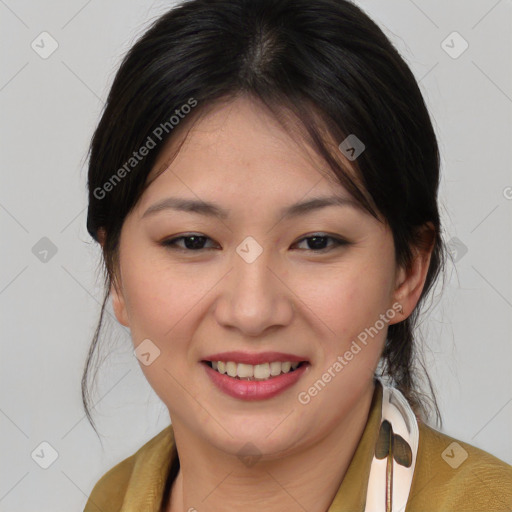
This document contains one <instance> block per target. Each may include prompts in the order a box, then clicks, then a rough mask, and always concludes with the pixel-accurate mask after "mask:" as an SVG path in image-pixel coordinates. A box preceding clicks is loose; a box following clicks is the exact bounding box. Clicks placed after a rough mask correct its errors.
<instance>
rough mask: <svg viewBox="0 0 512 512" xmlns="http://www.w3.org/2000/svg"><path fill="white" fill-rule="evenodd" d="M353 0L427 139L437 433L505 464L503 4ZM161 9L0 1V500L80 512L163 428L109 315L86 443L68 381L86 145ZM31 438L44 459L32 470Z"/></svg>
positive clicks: (511, 391)
mask: <svg viewBox="0 0 512 512" xmlns="http://www.w3.org/2000/svg"><path fill="white" fill-rule="evenodd" d="M357 3H358V4H359V5H361V6H362V7H363V8H365V9H366V10H367V12H368V13H369V14H370V16H372V17H373V19H374V20H375V21H376V22H377V23H378V24H379V25H380V26H381V27H382V28H383V30H384V31H385V33H386V34H387V35H388V36H389V37H390V38H391V40H392V41H393V42H394V44H395V45H396V46H397V48H398V50H399V51H400V53H401V54H402V55H403V57H404V58H405V59H406V61H407V62H408V63H409V65H410V66H411V68H412V70H413V72H414V74H415V76H416V77H417V79H418V80H419V81H420V86H421V89H422V91H423V94H424V96H425V99H426V102H427V105H428V107H429V109H430V111H431V113H432V117H433V120H434V123H435V128H436V131H437V134H438V137H439V142H440V145H441V151H442V157H443V163H442V164H443V165H442V172H443V180H442V185H441V197H440V201H441V208H442V215H443V221H444V226H445V240H446V241H447V242H448V243H449V245H450V247H451V248H452V249H453V254H454V259H455V264H452V263H448V266H447V274H448V281H447V282H446V285H445V289H444V294H443V295H442V297H441V298H440V300H439V301H438V302H437V301H434V305H433V306H432V308H431V312H430V314H429V315H428V317H426V318H425V319H424V322H423V323H422V332H423V335H424V337H425V338H426V349H425V350H426V358H427V361H428V362H429V364H428V365H429V369H430V372H431V376H432V377H433V379H434V381H435V382H436V386H437V390H438V397H439V403H440V407H441V412H442V414H443V417H444V421H445V424H444V429H443V431H444V432H446V433H448V434H449V435H451V436H452V437H455V438H456V439H460V440H463V441H466V442H469V443H470V444H473V445H475V446H477V447H480V448H482V449H484V450H486V451H489V452H490V453H492V454H494V455H496V456H498V457H500V458H501V459H503V460H505V461H507V462H508V463H512V444H511V439H512V436H511V435H510V432H511V431H512V385H511V373H512V372H511V361H512V357H511V356H512V348H511V343H510V341H511V332H512V315H511V312H512V285H511V284H512V273H511V265H510V262H511V261H512V258H511V252H512V251H511V245H512V244H511V233H512V226H511V224H512V222H511V221H512V199H511V198H512V173H511V171H510V160H511V156H512V155H511V141H512V134H511V131H512V128H511V127H512V122H511V121H512V120H511V112H512V83H511V75H512V73H511V64H510V63H511V62H512V59H511V51H512V41H511V34H512V30H511V29H512V27H511V25H512V3H511V2H510V0H508V1H507V0H501V1H496V0H479V1H476V0H474V1H467V0H457V1H450V2H446V1H444V0H428V1H422V2H420V1H419V0H415V1H412V0H387V1H386V2H383V1H382V0H364V1H359V2H357ZM171 5H172V3H171V2H154V3H151V2H143V1H141V0H138V1H136V0H129V1H127V0H123V1H121V0H110V1H109V2H100V1H99V0H89V1H84V0H71V1H69V0H68V1H67V2H63V1H61V2H58V1H46V2H35V1H24V0H0V31H1V32H0V33H1V38H2V40H1V44H0V51H1V58H2V61H1V62H2V65H1V69H0V106H1V120H2V122H1V148H2V152H1V187H0V226H1V233H2V251H1V258H2V259H1V265H0V314H1V326H2V338H1V339H2V344H1V360H0V364H1V383H0V389H1V396H0V429H1V430H0V431H1V436H0V443H1V445H0V446H1V447H0V449H1V453H2V460H1V468H0V471H1V473H0V510H1V511H8V512H26V511H27V510H38V511H40V512H44V511H52V512H60V511H70V510H82V509H83V506H84V504H85V502H86V499H87V495H88V493H89V492H90V490H91V489H92V487H93V485H94V484H95V483H96V481H97V480H98V479H99V478H100V477H101V475H103V474H104V473H105V472H106V471H107V470H108V469H109V468H110V467H112V466H113V465H114V464H116V463H117V462H119V461H120V460H122V459H123V458H125V457H127V456H129V455H131V454H132V453H133V452H134V451H135V450H137V449H138V448H139V447H140V446H141V445H142V444H143V443H144V442H146V441H147V440H148V439H150V438H151V437H152V436H153V435H155V434H156V433H158V432H159V431H160V430H161V429H163V428H164V427H165V426H167V425H168V422H169V417H168V413H167V409H166V408H165V406H163V404H162V403H161V402H160V400H159V399H158V397H157V396H156V395H155V394H154V392H153V391H152V389H151V388H150V387H149V384H147V382H146V380H145V378H144V377H143V374H142V372H141V370H140V368H139V363H138V361H137V360H136V359H135V358H134V356H133V355H132V349H131V341H130V338H129V335H128V331H127V330H126V329H125V328H124V327H122V326H119V325H117V326H116V321H115V319H113V320H111V321H110V322H107V325H106V327H107V328H108V327H109V326H110V327H111V329H112V332H113V335H112V336H111V337H110V338H108V339H103V340H102V342H103V351H102V354H109V353H110V356H109V357H108V358H107V359H106V360H105V362H104V364H103V365H102V367H101V370H100V373H99V376H98V386H97V390H96V393H95V395H94V401H95V403H96V407H95V410H94V411H95V419H96V421H97V424H98V427H99V431H100V433H101V438H102V442H103V447H102V445H101V444H100V442H99V440H98V438H97V437H96V435H95V434H94V432H93V430H92V428H91V427H90V425H89V424H88V422H87V421H86V419H85V417H84V412H83V409H82V405H81V395H80V378H81V372H82V368H83V364H84V361H85V358H86V354H87V351H88V346H89V342H90V340H91V338H92V335H93V331H94V327H95V325H96V321H97V318H98V314H99V302H100V297H101V292H102V289H101V279H100V278H99V277H98V276H99V273H98V268H99V266H98V264H99V257H100V252H99V249H98V247H97V246H96V244H95V243H93V241H92V239H91V238H90V237H89V235H88V233H87V231H86V229H85V221H86V211H87V210H86V207H87V200H86V188H85V183H86V151H87V144H88V142H89V139H90V137H91V135H92V131H93V129H94V127H95V124H96V123H97V121H98V119H99V114H100V111H101V108H102V104H103V100H104V99H105V98H106V95H107V92H108V88H109V85H110V84H111V81H112V79H113V76H114V73H115V71H116V69H117V65H118V64H119V62H120V59H121V57H122V56H123V55H124V53H125V52H126V51H127V49H128V48H129V47H130V45H131V44H133V42H134V41H135V39H136V37H137V36H138V35H140V34H141V33H142V32H143V31H144V29H145V28H146V27H147V26H148V24H149V23H150V22H151V21H152V20H154V19H155V18H156V17H157V16H158V15H159V14H161V13H163V12H164V11H165V10H167V9H168V8H169V7H170V6H171ZM43 31H46V32H48V33H49V34H50V35H51V37H52V38H53V39H54V40H55V41H56V42H57V44H58V48H57V49H56V51H55V52H54V53H53V54H51V55H50V56H49V57H48V58H46V59H43V58H42V57H41V56H40V53H38V52H36V51H35V50H34V49H33V48H32V47H31V44H32V42H33V41H34V45H36V44H38V45H39V47H36V48H38V51H39V52H42V51H43V50H44V51H48V50H49V49H51V44H52V42H51V40H50V39H49V37H48V36H40V34H41V33H42V32H43ZM454 31H456V32H458V33H459V34H460V35H461V36H462V38H464V40H466V41H467V42H468V43H469V47H468V48H467V50H466V51H465V52H463V53H462V54H461V55H458V53H460V50H461V49H463V46H462V44H463V41H462V39H460V38H458V36H450V37H449V38H448V39H447V42H446V43H444V44H442V42H443V41H444V40H446V38H447V37H448V36H449V35H450V34H452V32H454ZM42 38H45V39H44V41H43V42H41V39H42ZM447 45H448V46H449V47H451V48H447ZM43 46H44V48H43ZM445 50H448V51H449V52H451V53H452V55H451V56H450V55H449V54H448V53H447V51H445ZM454 52H455V53H454ZM455 54H457V55H455ZM454 56H456V57H457V58H454ZM44 237H46V238H47V239H49V241H51V244H50V243H49V241H48V240H46V239H44V240H42V241H41V239H43V238H44ZM53 246H54V247H53ZM52 247H53V252H55V251H56V252H55V254H53V253H52ZM45 248H46V249H49V252H48V253H47V254H46V255H45V256H44V254H45V253H43V252H41V251H43V250H44V249H45ZM41 258H43V260H44V258H46V261H42V260H41ZM440 292H441V288H440V287H438V289H437V292H436V297H439V294H440ZM436 300H437V299H436ZM109 314H111V309H109ZM108 318H110V317H109V315H107V319H108ZM104 332H106V331H104ZM42 442H47V443H49V444H50V445H51V447H53V449H54V450H55V451H56V452H57V453H58V458H57V459H56V460H55V461H54V462H53V464H51V465H50V466H49V467H48V468H47V469H43V468H42V467H40V464H45V463H47V464H49V463H50V462H51V454H52V449H51V448H49V447H48V446H46V445H43V446H41V443H42ZM32 454H34V456H32ZM37 454H39V458H38V457H37ZM36 461H37V463H36Z"/></svg>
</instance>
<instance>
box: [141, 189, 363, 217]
mask: <svg viewBox="0 0 512 512" xmlns="http://www.w3.org/2000/svg"><path fill="white" fill-rule="evenodd" d="M328 206H341V207H347V206H348V207H351V208H355V209H361V205H359V203H357V202H356V201H355V200H353V199H350V198H346V197H341V196H336V195H333V196H325V197H315V198H313V199H309V200H307V201H302V202H298V203H294V204H292V205H290V206H286V207H284V208H282V209H281V210H280V213H279V215H280V217H281V218H283V219H288V218H291V217H298V216H302V215H306V214H308V213H310V212H313V211H315V210H319V209H321V208H325V207H328ZM164 210H176V211H182V212H188V213H197V214H200V215H205V216H208V217H216V218H219V219H227V218H228V217H229V210H225V209H223V208H221V207H220V206H218V205H216V204H213V203H208V202H205V201H199V200H195V199H184V198H179V197H167V198H165V199H162V200H161V201H158V202H157V203H155V204H153V205H152V206H150V207H149V208H148V209H147V210H146V211H145V212H144V214H143V215H142V217H141V219H144V218H146V217H149V216H151V215H154V214H156V213H158V212H161V211H164Z"/></svg>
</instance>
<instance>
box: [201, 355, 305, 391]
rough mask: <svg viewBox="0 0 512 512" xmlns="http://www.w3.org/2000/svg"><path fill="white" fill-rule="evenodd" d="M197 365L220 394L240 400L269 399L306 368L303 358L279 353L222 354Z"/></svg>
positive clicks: (290, 383)
mask: <svg viewBox="0 0 512 512" xmlns="http://www.w3.org/2000/svg"><path fill="white" fill-rule="evenodd" d="M201 362H202V363H203V364H204V366H205V367H206V371H207V374H208V376H209V377H210V379H211V380H212V381H213V383H214V384H215V385H216V386H217V387H218V388H219V389H220V390H221V391H223V392H224V393H226V394H228V395H229V396H231V397H234V398H239V399H242V400H262V399H266V398H272V397H273V396H276V395H277V394H279V393H281V392H282V391H284V390H285V389H287V388H289V387H290V386H292V385H293V384H294V383H295V382H297V380H299V378H300V377H301V376H302V375H303V374H304V372H305V371H306V370H307V368H308V367H309V366H310V363H309V361H308V360H307V358H305V357H302V356H295V355H292V354H285V353H282V352H261V353H259V354H250V353H248V352H237V351H234V352H223V353H218V354H212V355H210V356H208V357H207V358H205V359H203V360H202V361H201Z"/></svg>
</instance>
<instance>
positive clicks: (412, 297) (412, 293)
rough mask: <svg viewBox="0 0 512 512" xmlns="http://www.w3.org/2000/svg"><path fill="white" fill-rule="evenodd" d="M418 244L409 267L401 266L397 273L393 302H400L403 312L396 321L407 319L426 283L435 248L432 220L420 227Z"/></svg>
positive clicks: (417, 237) (414, 248)
mask: <svg viewBox="0 0 512 512" xmlns="http://www.w3.org/2000/svg"><path fill="white" fill-rule="evenodd" d="M416 239H417V241H418V242H417V245H416V246H415V247H413V259H412V261H411V263H410V265H409V267H408V268H404V267H400V268H399V269H398V271H397V273H396V280H395V290H394V293H393V303H396V302H398V303H400V304H401V306H402V308H403V309H402V311H403V314H398V315H397V318H396V321H395V322H393V321H391V322H390V324H393V323H397V322H401V321H403V320H405V319H406V318H407V317H408V316H409V315H410V314H411V312H412V311H413V310H414V308H415V307H416V304H417V303H418V300H419V298H420V295H421V292H422V290H423V287H424V285H425V279H426V278H427V273H428V269H429V266H430V258H431V256H432V250H433V248H434V240H435V227H434V225H433V224H432V223H431V222H427V223H426V224H425V225H424V226H421V227H420V228H418V231H417V235H416Z"/></svg>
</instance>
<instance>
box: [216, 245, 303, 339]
mask: <svg viewBox="0 0 512 512" xmlns="http://www.w3.org/2000/svg"><path fill="white" fill-rule="evenodd" d="M269 252H270V251H268V250H264V251H263V252H262V253H261V254H260V255H259V256H258V257H257V258H256V259H255V260H254V261H251V260H246V259H244V257H242V256H240V255H239V254H238V253H235V254H234V256H233V268H232V269H231V271H230V272H229V273H228V274H227V275H226V276H225V278H224V279H223V281H222V284H221V285H220V286H221V287H220V294H219V297H218V300H217V303H216V307H215V317H216V320H217V322H218V323H219V324H220V325H222V326H223V327H227V328H231V329H237V330H238V331H240V333H241V334H243V335H245V336H248V337H256V336H259V337H261V336H262V334H263V333H265V332H266V331H267V330H272V329H275V328H277V327H279V326H281V327H282V326H286V325H288V324H289V323H290V322H291V320H292V318H293V312H294V308H293V296H294V295H293V293H292V291H291V290H290V288H289V287H288V286H287V284H286V278H285V276H284V273H283V271H282V269H281V271H280V269H279V268H278V266H277V265H276V264H272V262H271V258H270V255H269Z"/></svg>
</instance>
